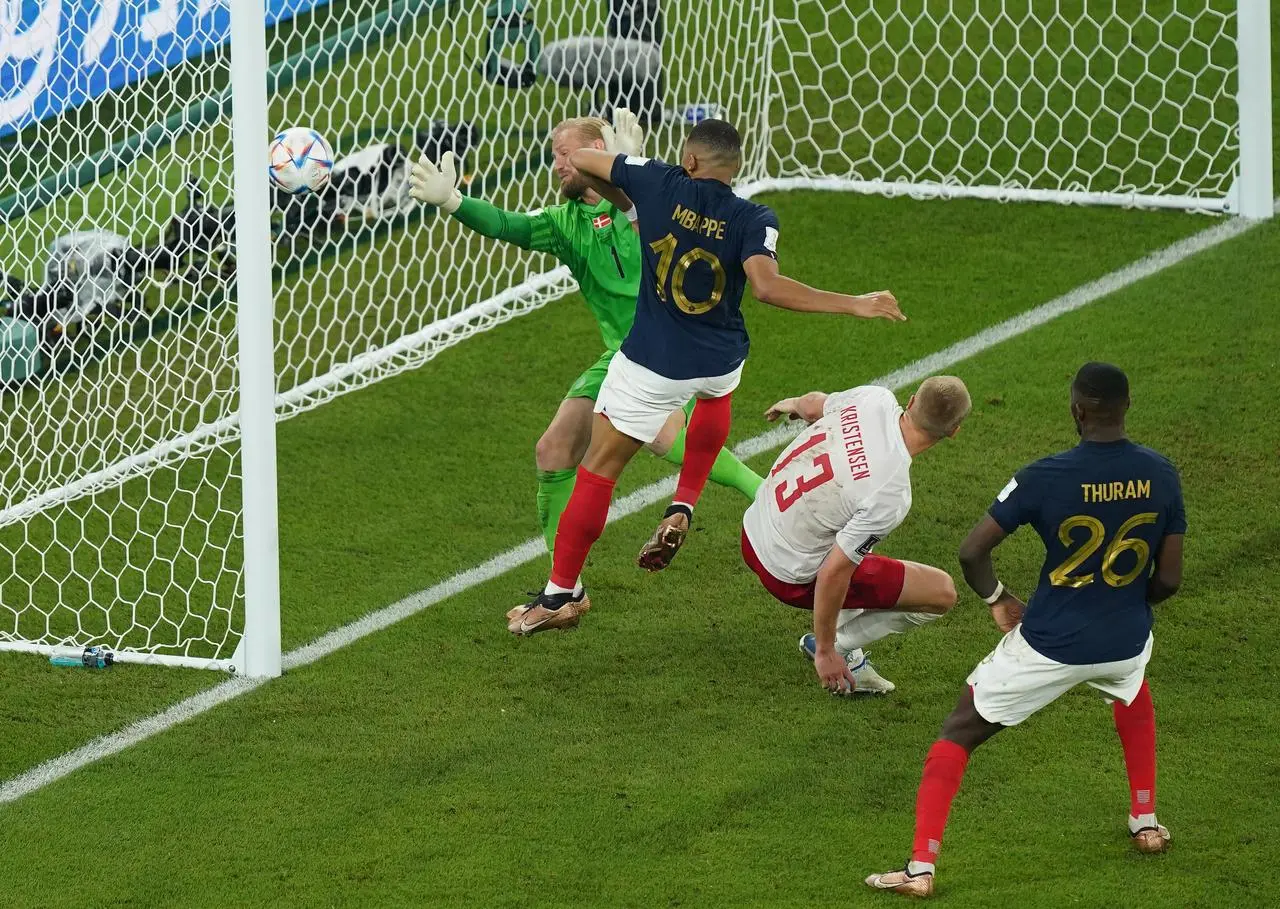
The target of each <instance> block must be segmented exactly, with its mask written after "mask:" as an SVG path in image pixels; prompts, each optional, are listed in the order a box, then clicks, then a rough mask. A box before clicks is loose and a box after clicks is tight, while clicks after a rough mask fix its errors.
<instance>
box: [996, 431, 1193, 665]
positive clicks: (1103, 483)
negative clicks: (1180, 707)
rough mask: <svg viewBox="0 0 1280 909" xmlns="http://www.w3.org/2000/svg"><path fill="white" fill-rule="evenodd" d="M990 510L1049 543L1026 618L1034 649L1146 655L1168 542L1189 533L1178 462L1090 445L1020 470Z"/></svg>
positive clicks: (1128, 447) (1143, 451)
mask: <svg viewBox="0 0 1280 909" xmlns="http://www.w3.org/2000/svg"><path fill="white" fill-rule="evenodd" d="M990 514H991V517H992V518H994V519H995V521H996V523H997V524H999V525H1000V526H1001V527H1002V528H1003V529H1004V530H1005V532H1007V533H1013V531H1014V530H1016V529H1017V528H1018V527H1019V526H1021V525H1022V524H1030V525H1031V526H1032V527H1034V528H1035V529H1036V533H1038V534H1040V539H1041V540H1043V541H1044V546H1045V560H1044V567H1043V568H1042V569H1041V570H1040V584H1039V586H1037V587H1036V591H1035V593H1034V594H1033V595H1032V597H1031V601H1030V602H1029V603H1028V604H1027V612H1026V615H1025V616H1024V617H1023V620H1022V636H1023V637H1024V638H1026V640H1027V643H1028V644H1030V645H1031V646H1032V647H1034V648H1035V649H1036V650H1037V651H1038V652H1040V653H1041V654H1043V655H1044V656H1047V657H1049V658H1050V659H1053V660H1057V661H1058V662H1059V663H1071V664H1073V665H1080V664H1085V663H1110V662H1113V661H1116V660H1126V659H1129V658H1130V657H1134V656H1137V655H1138V654H1139V653H1141V652H1142V648H1143V647H1144V646H1145V645H1146V642H1147V637H1148V636H1149V635H1150V634H1151V607H1150V606H1149V605H1148V604H1147V580H1148V578H1149V577H1150V576H1151V569H1152V565H1153V563H1154V559H1155V556H1156V553H1157V552H1158V551H1159V548H1160V542H1161V540H1163V539H1164V537H1166V536H1168V535H1170V534H1180V533H1186V530H1187V518H1186V513H1185V512H1184V510H1183V507H1182V487H1181V485H1180V484H1179V482H1178V472H1177V471H1176V470H1175V469H1174V467H1173V465H1172V464H1170V463H1169V462H1168V461H1167V460H1166V459H1165V458H1164V457H1163V456H1162V455H1160V454H1158V453H1157V452H1155V451H1152V450H1151V449H1150V448H1144V447H1143V446H1141V445H1135V444H1134V443H1132V442H1130V441H1128V440H1121V441H1119V442H1081V443H1080V444H1079V445H1077V446H1076V447H1075V448H1072V449H1071V450H1069V451H1064V452H1062V453H1060V454H1056V455H1052V456H1050V457H1047V458H1043V459H1041V460H1039V461H1036V462H1035V463H1034V464H1031V465H1029V466H1027V467H1024V468H1023V469H1022V470H1020V471H1018V473H1017V475H1015V476H1014V478H1013V479H1012V480H1010V481H1009V484H1008V485H1007V486H1006V487H1005V488H1004V489H1003V490H1002V491H1001V493H1000V495H999V496H998V497H997V498H996V501H995V504H993V505H992V506H991V511H990Z"/></svg>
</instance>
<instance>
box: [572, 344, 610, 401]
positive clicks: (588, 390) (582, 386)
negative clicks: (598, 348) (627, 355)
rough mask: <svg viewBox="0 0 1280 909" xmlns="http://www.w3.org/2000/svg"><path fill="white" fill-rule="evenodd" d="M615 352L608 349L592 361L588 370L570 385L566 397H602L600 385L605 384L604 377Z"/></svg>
mask: <svg viewBox="0 0 1280 909" xmlns="http://www.w3.org/2000/svg"><path fill="white" fill-rule="evenodd" d="M614 353H615V351H612V350H606V351H605V352H604V353H602V354H600V359H598V360H596V361H595V362H594V363H592V364H591V365H590V366H589V367H588V368H587V371H586V372H584V373H583V374H582V375H580V376H578V378H577V379H575V380H574V382H573V384H572V385H570V386H569V391H568V392H567V393H566V394H565V399H566V400H568V399H569V398H590V399H591V400H593V401H594V400H596V398H598V397H600V386H601V385H603V384H604V377H605V376H606V375H607V374H608V372H609V361H610V360H612V359H613V355H614Z"/></svg>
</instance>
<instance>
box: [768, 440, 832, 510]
mask: <svg viewBox="0 0 1280 909" xmlns="http://www.w3.org/2000/svg"><path fill="white" fill-rule="evenodd" d="M826 440H827V434H826V433H825V432H819V433H815V434H814V435H812V436H810V437H809V439H808V440H807V441H806V442H805V443H804V444H803V445H801V446H800V447H799V448H797V449H796V450H795V451H793V452H791V454H789V455H787V456H786V458H784V459H783V460H782V461H781V462H780V463H779V464H778V465H777V466H776V467H774V468H773V470H772V471H771V472H770V474H769V476H771V477H776V476H777V475H778V474H779V473H780V472H781V471H783V470H785V469H786V468H787V465H788V464H790V463H791V462H792V461H794V460H795V459H796V458H798V457H799V456H800V455H802V454H804V453H805V452H806V451H808V450H809V449H811V448H813V447H814V446H815V445H821V444H822V443H823V442H825V441H826ZM835 476H836V473H835V469H834V468H833V467H832V466H831V455H830V454H828V453H826V452H823V453H822V454H819V455H816V456H814V459H813V470H812V471H811V472H810V471H806V472H805V473H803V474H801V475H800V476H798V477H796V478H795V484H796V485H795V488H794V489H791V490H788V489H787V484H788V483H789V482H790V481H789V480H783V481H781V482H780V483H778V485H777V486H776V487H775V488H774V490H773V497H774V500H775V501H776V502H777V503H778V511H779V512H783V511H786V510H787V509H788V508H790V507H791V506H792V505H794V504H795V503H796V502H799V501H800V497H801V496H803V495H804V494H805V493H806V492H812V491H813V490H815V489H817V488H818V487H819V486H821V485H823V484H824V483H826V482H827V481H828V480H834V479H835Z"/></svg>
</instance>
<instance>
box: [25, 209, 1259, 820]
mask: <svg viewBox="0 0 1280 909" xmlns="http://www.w3.org/2000/svg"><path fill="white" fill-rule="evenodd" d="M1260 223H1262V222H1259V221H1249V220H1245V219H1243V218H1233V219H1231V220H1230V221H1225V222H1223V223H1222V224H1219V225H1217V226H1215V227H1211V228H1209V229H1207V230H1203V231H1201V232H1200V233H1198V234H1195V235H1193V236H1191V237H1188V238H1187V239H1185V240H1179V241H1178V242H1177V243H1174V244H1172V245H1170V246H1167V247H1165V248H1164V249H1162V250H1159V251H1158V252H1154V253H1152V254H1151V255H1149V256H1144V257H1143V258H1141V259H1138V260H1137V261H1135V262H1132V263H1130V264H1129V265H1126V266H1124V267H1123V268H1120V269H1117V270H1116V271H1113V272H1111V273H1110V274H1108V275H1104V276H1103V277H1101V278H1099V279H1097V280H1096V281H1090V282H1089V283H1088V284H1083V285H1081V286H1080V287H1077V288H1076V289H1075V290H1072V291H1070V292H1068V293H1066V294H1064V295H1062V296H1061V297H1058V298H1057V299H1055V300H1050V301H1049V302H1048V303H1044V304H1042V305H1040V306H1037V307H1036V308H1034V309H1030V310H1028V311H1026V312H1024V313H1022V314H1020V315H1017V316H1014V317H1013V318H1011V319H1007V320H1006V321H1004V322H1001V323H999V324H997V325H993V326H991V327H990V328H987V329H984V330H983V331H980V332H978V333H977V334H975V335H972V336H970V337H968V338H965V339H964V340H963V341H959V342H957V343H955V344H952V345H951V346H950V347H948V348H946V349H945V350H940V351H938V352H937V353H935V354H931V355H930V356H927V357H924V358H922V359H919V360H916V361H915V362H914V363H910V364H908V365H907V366H904V367H902V368H901V369H899V370H896V371H894V372H891V373H889V374H888V375H885V376H881V377H880V378H878V379H873V380H872V381H871V383H870V384H874V385H885V386H888V387H889V388H892V389H894V390H895V391H896V390H898V389H900V388H902V387H903V386H906V385H911V384H914V383H916V382H918V381H920V380H921V379H924V378H926V377H928V376H930V375H933V374H934V373H936V372H938V371H940V370H943V369H947V368H949V367H951V366H954V365H955V364H956V363H959V362H960V361H961V360H966V359H968V358H969V357H972V356H974V355H975V354H979V353H981V352H983V351H985V350H988V349H990V348H992V347H994V346H996V345H997V344H999V343H1001V342H1002V341H1007V340H1009V339H1010V338H1015V337H1017V336H1018V335H1021V334H1025V333H1026V332H1028V331H1030V330H1031V329H1033V328H1036V327H1037V326H1040V325H1043V324H1045V323H1046V322H1049V321H1051V320H1053V319H1056V318H1057V317H1058V316H1061V315H1064V314H1065V313H1069V312H1072V311H1074V310H1077V309H1080V308H1081V307H1084V306H1088V305H1089V304H1090V303H1093V302H1094V301H1096V300H1098V299H1101V298H1102V297H1105V296H1107V295H1108V294H1112V293H1115V292H1116V291H1118V290H1121V289H1123V288H1125V287H1128V286H1129V285H1131V284H1134V283H1135V282H1137V281H1141V280H1142V279H1143V278H1147V277H1150V276H1151V275H1154V274H1156V273H1157V272H1160V271H1163V270H1164V269H1166V268H1169V267H1170V266H1172V265H1176V264H1177V263H1179V262H1181V261H1183V260H1184V259H1187V258H1190V257H1191V256H1194V255H1196V254H1197V253H1199V252H1203V251H1204V250H1206V249H1210V248H1211V247H1214V246H1217V245H1218V244H1219V243H1222V242H1223V241H1225V240H1229V239H1231V238H1232V237H1236V236H1239V235H1240V234H1242V233H1244V232H1245V231H1247V230H1250V229H1251V228H1253V227H1255V226H1257V225H1258V224H1260ZM795 433H796V427H795V426H794V425H793V426H779V427H777V428H775V429H772V430H770V431H769V432H766V433H762V434H761V435H758V436H755V437H753V438H750V439H747V440H746V441H744V442H743V443H742V444H740V445H738V446H737V448H736V449H734V451H735V453H736V454H737V455H738V457H740V458H749V457H753V456H754V455H758V454H762V453H763V452H766V451H769V450H771V449H773V448H777V447H778V446H780V445H782V444H783V443H784V442H787V441H789V440H790V439H791V438H793V437H794V435H795ZM675 486H676V481H675V477H667V478H666V479H663V480H659V481H657V482H656V483H651V484H650V485H648V486H645V487H643V488H641V489H638V490H636V491H635V492H633V493H631V494H630V495H627V496H624V497H623V498H621V499H619V500H618V501H616V502H614V503H613V507H612V508H611V509H610V510H609V521H610V523H612V522H613V521H619V520H621V519H622V518H625V517H627V516H629V515H633V514H635V513H636V512H638V511H641V510H642V509H644V508H647V507H648V506H650V505H653V504H655V503H657V502H660V501H662V500H663V499H666V498H668V497H669V496H671V495H672V493H674V492H675ZM546 551H547V549H546V545H545V543H544V542H543V540H542V538H541V537H537V538H535V539H532V540H528V541H526V542H524V543H522V544H520V545H519V546H516V547H514V548H513V549H508V550H507V551H506V552H502V553H499V554H498V555H496V556H494V557H493V558H491V559H489V560H488V561H487V562H483V563H481V564H479V565H476V566H475V567H473V568H469V569H467V570H466V571H463V572H460V573H459V574H455V575H453V576H452V577H450V578H447V579H446V580H443V581H441V582H440V583H439V584H436V585H435V586H433V587H428V588H427V589H426V590H423V591H420V592H419V593H415V594H412V595H410V596H408V597H405V598H404V599H403V600H401V601H400V602H398V603H392V604H391V605H390V606H386V607H384V608H382V609H379V610H377V611H375V612H371V613H369V614H368V615H366V616H364V617H363V618H359V619H356V620H355V621H354V622H352V623H350V624H348V625H343V626H342V627H341V628H337V629H335V630H333V631H330V632H329V633H328V634H324V635H321V636H320V637H319V638H317V639H316V640H314V641H312V642H311V643H310V644H305V645H303V646H302V647H299V648H297V649H296V650H291V651H290V652H289V653H287V654H285V655H284V657H283V659H282V663H283V666H284V668H285V669H286V670H291V669H298V668H300V667H302V666H306V665H308V664H310V663H314V662H315V661H316V660H319V659H320V658H322V657H326V656H328V655H329V654H331V653H334V652H335V651H337V650H340V649H342V648H343V647H346V646H347V645H348V644H353V643H355V642H356V641H358V640H360V639H361V638H364V637H367V636H369V635H371V634H373V633H374V632H375V631H381V630H382V629H384V628H386V627H388V626H390V625H394V624H395V623H396V622H399V621H401V620H403V619H407V618H409V617H410V616H412V615H414V614H416V613H419V612H421V611H422V610H424V609H426V608H427V607H429V606H433V605H435V604H436V603H439V602H440V601H441V600H444V599H446V598H448V597H451V596H453V595H454V594H457V593H461V592H462V591H464V590H468V589H470V588H472V587H476V586H478V585H480V584H483V583H485V582H486V581H491V580H493V579H494V578H497V577H500V576H501V575H503V574H506V573H507V572H508V571H510V570H511V569H513V568H517V567H519V566H521V565H524V564H525V563H527V562H532V561H533V560H534V559H537V558H539V557H541V556H543V555H545V554H546ZM266 681H267V680H266V679H250V678H233V679H228V680H227V681H225V682H222V683H221V684H219V685H215V686H214V687H212V688H209V689H207V690H205V691H202V692H200V693H199V694H196V695H192V696H191V697H189V698H186V699H185V700H182V701H179V702H178V703H177V704H174V705H173V706H171V707H169V708H167V709H165V710H162V711H161V712H160V713H157V714H154V715H152V716H149V717H146V718H144V719H141V720H139V721H138V722H136V723H132V724H131V725H129V726H126V727H125V728H124V729H121V730H119V731H118V732H113V733H111V734H110V735H105V736H101V737H100V738H96V739H94V740H93V741H91V742H89V743H87V744H85V745H82V746H81V747H79V748H77V749H75V750H74V751H68V752H67V753H65V754H62V755H59V756H58V757H56V758H52V759H51V760H48V761H45V762H43V763H41V764H38V765H36V766H35V767H32V768H31V769H30V770H27V771H26V772H24V773H21V774H19V775H17V776H15V777H13V778H12V779H10V780H7V781H6V782H5V783H4V784H3V785H0V804H4V803H7V802H12V801H15V800H17V799H20V798H22V796H24V795H27V794H28V793H31V792H35V791H36V790H38V789H42V788H44V787H45V786H48V785H49V784H50V783H53V782H55V781H57V780H60V779H62V778H63V777H64V776H67V775H68V774H70V773H73V772H74V771H76V770H78V769H80V768H81V767H84V766H86V765H88V764H92V763H94V762H95V761H100V760H102V759H103V758H105V757H110V756H111V755H113V754H118V753H119V752H121V751H123V750H124V749H126V748H128V747H130V746H131V745H136V744H137V743H138V742H141V741H143V740H144V739H148V738H150V737H151V736H153V735H156V734H157V733H160V732H164V731H165V730H167V729H170V728H172V727H173V726H176V725H177V724H179V723H181V722H183V721H185V720H189V719H191V718H192V717H196V716H199V715H200V714H202V713H204V712H205V711H207V710H211V709H212V708H214V707H216V706H218V705H219V704H223V703H226V702H227V701H229V700H231V699H232V698H236V697H239V696H240V695H242V694H246V693H248V692H250V691H253V690H254V689H256V688H258V687H259V686H261V685H262V684H263V683H264V682H266Z"/></svg>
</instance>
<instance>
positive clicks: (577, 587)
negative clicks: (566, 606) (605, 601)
mask: <svg viewBox="0 0 1280 909" xmlns="http://www.w3.org/2000/svg"><path fill="white" fill-rule="evenodd" d="M542 592H543V593H545V594H546V595H547V596H549V597H551V596H555V595H556V594H557V593H571V594H573V595H574V596H579V595H581V593H582V578H578V580H577V581H576V582H575V583H574V585H573V586H572V587H561V586H560V585H559V584H552V583H551V582H550V581H547V586H546V587H544V588H542Z"/></svg>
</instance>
